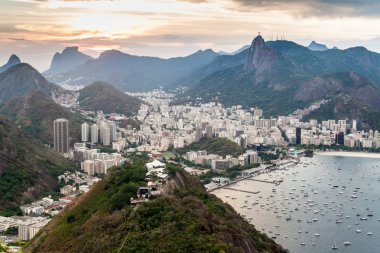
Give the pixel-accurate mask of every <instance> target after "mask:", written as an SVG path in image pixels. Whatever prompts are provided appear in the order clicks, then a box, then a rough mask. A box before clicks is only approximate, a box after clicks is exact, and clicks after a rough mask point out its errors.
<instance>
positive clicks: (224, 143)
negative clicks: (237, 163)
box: [176, 138, 244, 157]
mask: <svg viewBox="0 0 380 253" xmlns="http://www.w3.org/2000/svg"><path fill="white" fill-rule="evenodd" d="M191 150H193V151H198V150H206V151H207V153H208V154H216V155H220V156H223V157H225V156H226V155H232V156H234V157H238V156H239V155H241V154H243V153H244V148H243V147H242V146H240V145H238V144H237V143H235V142H232V141H230V140H228V139H227V138H202V139H201V140H200V141H199V142H194V143H191V144H190V145H188V146H186V147H184V148H181V149H177V150H176V151H177V153H179V154H185V153H186V152H188V151H191Z"/></svg>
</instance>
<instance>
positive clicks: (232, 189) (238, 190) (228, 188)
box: [223, 187, 260, 194]
mask: <svg viewBox="0 0 380 253" xmlns="http://www.w3.org/2000/svg"><path fill="white" fill-rule="evenodd" d="M223 189H227V190H231V191H237V192H244V193H250V194H258V193H260V191H257V192H252V191H245V190H240V189H234V188H230V187H223Z"/></svg>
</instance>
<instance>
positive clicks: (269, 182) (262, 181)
mask: <svg viewBox="0 0 380 253" xmlns="http://www.w3.org/2000/svg"><path fill="white" fill-rule="evenodd" d="M246 180H251V181H256V182H261V183H268V184H275V185H278V184H279V183H280V182H279V181H266V180H260V179H253V178H246Z"/></svg>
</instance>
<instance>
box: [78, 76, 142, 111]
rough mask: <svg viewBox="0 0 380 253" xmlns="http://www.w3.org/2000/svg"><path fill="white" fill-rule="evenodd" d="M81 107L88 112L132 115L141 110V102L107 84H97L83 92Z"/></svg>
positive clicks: (80, 101)
mask: <svg viewBox="0 0 380 253" xmlns="http://www.w3.org/2000/svg"><path fill="white" fill-rule="evenodd" d="M78 100H79V104H80V107H81V108H83V109H85V110H88V111H100V110H101V111H103V112H104V113H112V112H116V113H121V114H124V115H132V114H135V113H137V111H138V110H139V109H140V105H141V101H140V100H139V99H137V98H134V97H131V96H129V95H126V94H124V93H123V92H121V91H119V90H117V89H116V88H115V87H113V86H112V85H110V84H108V83H105V82H95V83H93V84H91V85H89V86H87V87H85V88H83V89H82V90H80V96H79V99H78Z"/></svg>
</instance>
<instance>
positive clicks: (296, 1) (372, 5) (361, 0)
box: [227, 0, 380, 17]
mask: <svg viewBox="0 0 380 253" xmlns="http://www.w3.org/2000/svg"><path fill="white" fill-rule="evenodd" d="M228 1H229V3H227V5H228V6H229V7H230V8H232V9H235V10H238V11H243V12H251V11H255V10H267V11H285V12H289V13H291V14H292V15H296V16H301V17H305V16H319V17H323V16H328V17H346V16H358V17H359V16H360V17H368V16H380V2H379V1H378V0H274V1H268V0H228Z"/></svg>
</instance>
